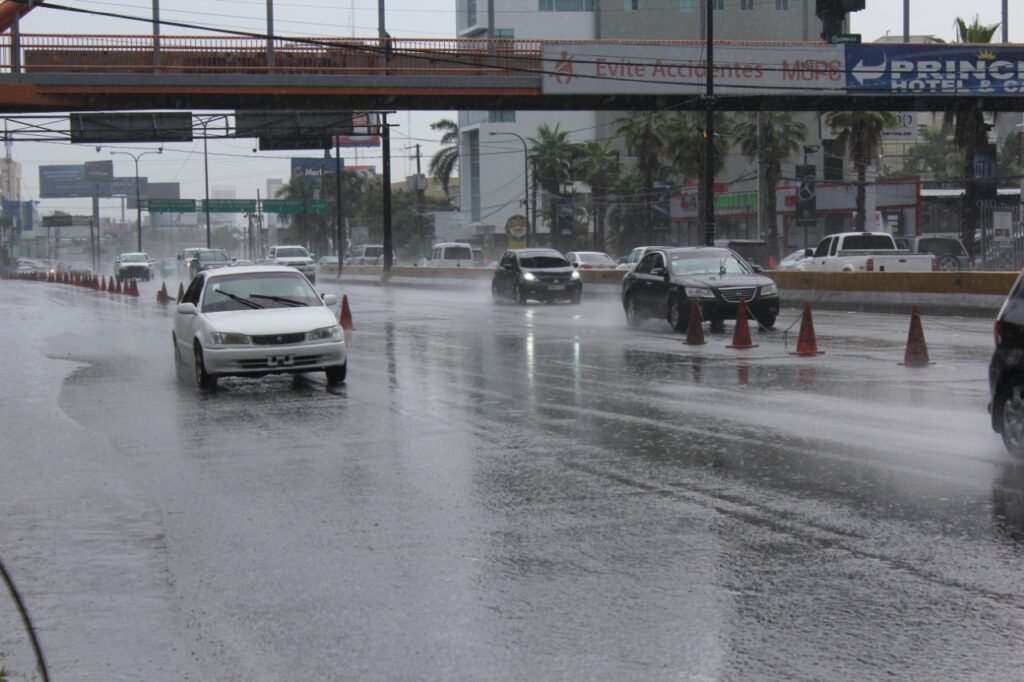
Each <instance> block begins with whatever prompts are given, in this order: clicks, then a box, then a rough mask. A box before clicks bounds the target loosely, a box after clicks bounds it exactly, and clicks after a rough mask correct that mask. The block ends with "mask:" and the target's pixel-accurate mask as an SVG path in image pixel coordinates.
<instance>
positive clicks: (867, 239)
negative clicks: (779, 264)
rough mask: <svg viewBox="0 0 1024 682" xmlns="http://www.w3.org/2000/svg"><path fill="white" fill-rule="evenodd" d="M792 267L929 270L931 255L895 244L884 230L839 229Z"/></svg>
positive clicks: (931, 265) (878, 270)
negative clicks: (914, 251)
mask: <svg viewBox="0 0 1024 682" xmlns="http://www.w3.org/2000/svg"><path fill="white" fill-rule="evenodd" d="M795 269H796V270H801V271H806V272H932V271H933V270H935V257H934V256H932V255H931V254H927V253H926V254H914V253H911V252H910V251H907V250H904V249H899V248H897V247H896V240H895V239H894V238H893V236H892V235H891V234H889V233H888V232H839V233H837V234H830V235H828V236H827V237H825V238H824V239H822V240H821V242H820V243H819V244H818V248H816V249H807V258H805V259H804V260H802V261H800V263H799V264H797V266H796V268H795Z"/></svg>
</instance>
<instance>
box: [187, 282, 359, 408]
mask: <svg viewBox="0 0 1024 682" xmlns="http://www.w3.org/2000/svg"><path fill="white" fill-rule="evenodd" d="M337 304H338V297H337V296H335V295H333V294H328V295H326V296H324V297H323V299H321V297H320V295H319V294H317V292H316V291H315V290H314V289H313V286H312V284H310V282H309V280H308V279H307V278H306V277H305V276H304V275H303V274H302V273H300V272H297V271H296V270H294V269H293V268H290V267H286V266H281V265H252V266H245V267H236V268H219V269H216V270H204V271H201V272H200V273H199V274H198V275H197V276H196V277H195V278H194V279H193V280H192V282H191V283H190V284H189V286H188V289H187V290H186V291H185V295H184V296H183V297H182V299H181V302H180V303H179V304H178V308H177V313H176V315H175V316H174V330H173V332H172V339H173V342H174V362H175V366H176V367H177V368H178V369H183V368H184V366H185V365H186V364H191V365H192V370H193V373H194V376H195V381H196V384H197V385H198V386H199V387H200V388H203V389H212V388H215V387H216V386H217V380H218V378H219V377H222V376H249V377H259V376H264V375H266V374H281V373H297V372H315V371H322V372H324V373H325V374H326V375H327V381H328V383H338V382H341V381H344V380H345V374H346V372H347V368H348V359H347V354H346V349H345V339H344V334H343V332H342V329H341V326H340V325H339V324H338V318H337V317H336V316H335V314H334V313H333V312H332V311H331V307H332V306H333V307H336V306H337Z"/></svg>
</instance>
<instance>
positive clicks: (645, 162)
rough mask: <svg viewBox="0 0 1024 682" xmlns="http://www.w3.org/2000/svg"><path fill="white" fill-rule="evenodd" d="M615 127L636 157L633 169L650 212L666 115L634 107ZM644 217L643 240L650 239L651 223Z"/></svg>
mask: <svg viewBox="0 0 1024 682" xmlns="http://www.w3.org/2000/svg"><path fill="white" fill-rule="evenodd" d="M616 123H617V124H618V127H617V128H616V130H615V133H616V134H617V135H621V136H622V138H623V140H624V141H625V143H626V147H627V149H628V150H629V152H630V153H631V154H632V155H633V156H634V157H636V170H637V173H638V174H639V176H640V180H641V182H642V183H643V186H644V200H645V202H646V203H647V215H648V216H649V217H650V216H652V215H653V205H654V176H655V175H657V173H658V171H659V170H660V169H661V166H662V163H661V161H662V158H663V157H664V156H665V150H666V144H665V132H666V128H667V127H668V123H669V120H668V117H667V114H665V112H661V111H638V112H635V113H632V114H629V115H628V116H625V117H623V118H620V119H618V120H617V121H616ZM651 223H652V221H651V220H650V218H649V219H648V221H647V225H646V230H645V235H644V240H645V242H646V243H648V244H650V243H652V240H653V236H652V230H653V225H652V224H651Z"/></svg>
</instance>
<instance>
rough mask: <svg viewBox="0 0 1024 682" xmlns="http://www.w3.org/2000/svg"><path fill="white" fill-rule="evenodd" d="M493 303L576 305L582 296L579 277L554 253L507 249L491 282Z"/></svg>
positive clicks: (570, 266) (549, 250)
mask: <svg viewBox="0 0 1024 682" xmlns="http://www.w3.org/2000/svg"><path fill="white" fill-rule="evenodd" d="M491 294H492V295H493V296H494V302H495V303H498V302H500V301H502V300H504V299H511V300H513V301H515V302H516V303H519V304H520V305H522V304H524V303H526V302H527V300H530V299H532V300H534V301H543V302H547V301H558V300H563V301H569V302H570V303H579V302H580V299H581V298H582V296H583V282H582V280H580V274H579V273H578V272H576V269H575V268H573V266H572V265H571V264H570V263H569V261H567V260H566V259H565V256H563V255H562V254H561V253H559V252H558V251H555V250H554V249H509V250H508V251H506V252H505V253H503V254H502V255H501V259H500V260H499V261H498V265H497V266H496V267H495V268H494V277H493V278H492V280H491Z"/></svg>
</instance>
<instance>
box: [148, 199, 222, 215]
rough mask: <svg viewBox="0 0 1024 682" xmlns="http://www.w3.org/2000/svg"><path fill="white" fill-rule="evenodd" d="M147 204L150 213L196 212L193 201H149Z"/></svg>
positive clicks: (194, 201)
mask: <svg viewBox="0 0 1024 682" xmlns="http://www.w3.org/2000/svg"><path fill="white" fill-rule="evenodd" d="M147 204H148V208H149V212H150V213H195V212H196V200H195V199H150V200H149V201H148V202H147ZM211 212H212V211H211Z"/></svg>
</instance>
